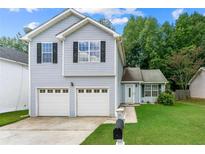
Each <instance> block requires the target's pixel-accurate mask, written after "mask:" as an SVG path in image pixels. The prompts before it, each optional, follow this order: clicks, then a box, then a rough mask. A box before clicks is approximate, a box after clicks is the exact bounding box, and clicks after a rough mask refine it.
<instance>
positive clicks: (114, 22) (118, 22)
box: [110, 17, 129, 25]
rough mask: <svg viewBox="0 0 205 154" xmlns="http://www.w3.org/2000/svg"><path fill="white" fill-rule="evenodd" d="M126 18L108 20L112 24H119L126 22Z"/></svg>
mask: <svg viewBox="0 0 205 154" xmlns="http://www.w3.org/2000/svg"><path fill="white" fill-rule="evenodd" d="M128 20H129V19H128V18H127V17H123V18H113V19H111V20H110V21H111V22H112V23H113V24H114V25H121V24H125V23H127V22H128Z"/></svg>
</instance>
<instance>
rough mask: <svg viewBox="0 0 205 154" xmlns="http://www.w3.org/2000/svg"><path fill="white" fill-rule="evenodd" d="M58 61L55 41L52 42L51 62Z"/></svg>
mask: <svg viewBox="0 0 205 154" xmlns="http://www.w3.org/2000/svg"><path fill="white" fill-rule="evenodd" d="M57 62H58V44H57V43H53V63H55V64H56V63H57Z"/></svg>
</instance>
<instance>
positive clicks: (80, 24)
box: [56, 17, 120, 40]
mask: <svg viewBox="0 0 205 154" xmlns="http://www.w3.org/2000/svg"><path fill="white" fill-rule="evenodd" d="M88 23H90V24H93V25H95V26H97V27H98V28H100V29H102V30H104V31H105V32H108V33H110V34H112V35H113V37H119V36H120V35H119V34H118V33H116V32H115V31H113V30H111V29H110V28H108V27H106V26H104V25H102V24H100V23H98V22H97V21H95V20H93V19H91V18H89V17H87V18H85V19H83V20H81V21H79V22H78V23H76V24H74V25H72V26H70V27H68V28H67V29H65V30H63V31H62V32H60V33H58V34H57V35H56V38H58V39H59V40H64V39H65V37H66V36H68V35H69V34H71V33H73V32H75V31H76V30H78V29H79V28H81V27H83V26H84V25H86V24H88Z"/></svg>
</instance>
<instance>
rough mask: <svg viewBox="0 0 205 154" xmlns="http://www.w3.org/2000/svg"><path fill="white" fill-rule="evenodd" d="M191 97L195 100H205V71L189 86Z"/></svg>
mask: <svg viewBox="0 0 205 154" xmlns="http://www.w3.org/2000/svg"><path fill="white" fill-rule="evenodd" d="M189 89H190V96H191V97H193V98H205V71H202V72H201V73H200V74H199V75H198V76H197V77H196V78H195V79H194V80H193V81H192V83H191V85H190V86H189Z"/></svg>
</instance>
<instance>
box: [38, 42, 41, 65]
mask: <svg viewBox="0 0 205 154" xmlns="http://www.w3.org/2000/svg"><path fill="white" fill-rule="evenodd" d="M37 63H38V64H39V63H41V43H37Z"/></svg>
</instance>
